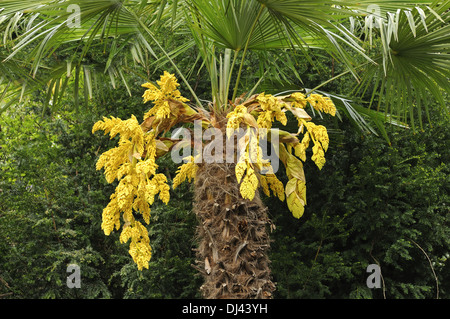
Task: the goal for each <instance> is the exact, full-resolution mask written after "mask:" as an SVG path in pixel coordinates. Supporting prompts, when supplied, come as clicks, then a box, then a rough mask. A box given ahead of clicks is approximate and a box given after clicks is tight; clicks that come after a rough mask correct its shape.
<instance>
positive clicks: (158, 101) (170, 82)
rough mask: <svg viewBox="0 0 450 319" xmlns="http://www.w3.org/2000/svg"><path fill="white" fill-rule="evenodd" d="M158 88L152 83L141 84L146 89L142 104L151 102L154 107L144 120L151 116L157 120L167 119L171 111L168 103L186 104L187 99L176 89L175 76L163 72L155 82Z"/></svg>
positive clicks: (177, 84)
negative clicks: (172, 101)
mask: <svg viewBox="0 0 450 319" xmlns="http://www.w3.org/2000/svg"><path fill="white" fill-rule="evenodd" d="M156 83H157V84H158V86H159V88H158V87H157V86H155V85H154V84H152V83H145V84H142V86H143V87H145V88H147V90H145V92H144V95H143V96H142V97H143V98H144V103H146V102H148V101H153V104H154V107H152V108H151V109H150V110H149V111H148V112H147V113H145V115H144V120H145V119H146V118H148V117H150V116H152V115H155V116H156V118H157V119H163V118H168V117H169V116H170V113H171V110H170V105H169V101H170V100H174V101H179V102H186V101H188V99H186V98H184V97H183V96H181V93H180V91H179V90H178V89H177V88H178V86H179V85H180V84H179V83H178V82H177V79H176V78H175V75H173V74H170V73H168V72H166V71H164V74H163V75H161V78H160V80H159V81H156Z"/></svg>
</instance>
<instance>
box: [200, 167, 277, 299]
mask: <svg viewBox="0 0 450 319" xmlns="http://www.w3.org/2000/svg"><path fill="white" fill-rule="evenodd" d="M234 168H235V164H228V163H212V164H208V163H204V164H201V165H200V167H199V169H198V172H197V177H196V180H195V201H194V211H195V213H196V215H197V218H198V221H199V226H198V229H197V235H198V240H199V246H198V250H197V266H196V268H197V269H198V270H199V271H200V272H201V273H202V274H203V277H204V284H203V285H202V286H201V288H200V289H201V292H202V295H203V297H204V298H207V299H218V298H227V299H233V298H238V299H244V298H245V299H247V298H251V299H253V298H255V299H267V298H271V297H272V293H273V291H274V290H275V284H274V283H273V282H272V281H271V272H270V267H269V265H270V261H269V258H268V256H267V250H268V249H269V247H270V243H269V236H268V232H267V225H268V224H270V223H271V222H270V220H269V218H268V216H267V208H266V207H264V205H263V203H262V201H261V199H260V197H259V196H258V194H256V196H255V199H254V200H253V201H249V200H245V199H243V198H242V197H241V195H240V192H239V185H238V183H237V181H236V176H235V171H234Z"/></svg>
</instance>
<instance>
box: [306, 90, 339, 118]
mask: <svg viewBox="0 0 450 319" xmlns="http://www.w3.org/2000/svg"><path fill="white" fill-rule="evenodd" d="M307 100H308V102H309V104H311V105H312V107H313V108H314V109H316V110H318V111H320V112H324V113H328V114H330V115H332V116H335V115H336V107H335V106H334V103H333V101H332V100H331V99H330V98H329V97H327V96H322V95H320V94H314V93H313V94H310V95H309V97H308V99H307Z"/></svg>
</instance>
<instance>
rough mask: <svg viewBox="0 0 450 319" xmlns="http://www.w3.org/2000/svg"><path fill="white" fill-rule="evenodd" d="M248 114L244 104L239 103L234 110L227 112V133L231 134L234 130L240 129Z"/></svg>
mask: <svg viewBox="0 0 450 319" xmlns="http://www.w3.org/2000/svg"><path fill="white" fill-rule="evenodd" d="M246 114H248V113H247V108H246V107H245V106H244V105H237V106H236V107H235V108H234V110H233V111H231V112H230V113H228V114H227V119H228V121H227V135H228V136H229V135H231V134H232V133H233V132H234V130H237V129H239V126H240V125H241V123H242V122H244V116H245V115H246Z"/></svg>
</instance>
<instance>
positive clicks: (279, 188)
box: [260, 174, 284, 201]
mask: <svg viewBox="0 0 450 319" xmlns="http://www.w3.org/2000/svg"><path fill="white" fill-rule="evenodd" d="M260 183H261V187H262V189H263V192H264V194H266V195H267V196H270V190H272V192H273V193H274V194H275V195H276V196H278V198H279V199H280V200H281V201H284V185H283V183H282V182H281V181H280V180H279V179H278V178H277V177H276V176H275V174H266V175H260ZM269 187H270V190H269Z"/></svg>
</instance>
